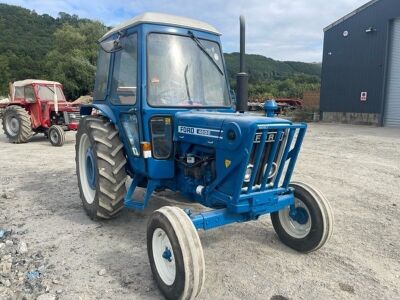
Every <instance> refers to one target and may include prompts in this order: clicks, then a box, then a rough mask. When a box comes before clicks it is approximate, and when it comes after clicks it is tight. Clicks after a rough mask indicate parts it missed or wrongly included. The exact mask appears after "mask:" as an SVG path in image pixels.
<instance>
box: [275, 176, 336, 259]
mask: <svg viewBox="0 0 400 300" xmlns="http://www.w3.org/2000/svg"><path fill="white" fill-rule="evenodd" d="M290 186H291V187H293V188H294V189H295V191H294V197H295V204H294V206H292V207H286V208H284V209H282V210H280V211H278V212H274V213H272V214H271V220H272V225H273V226H274V229H275V231H276V233H277V235H278V237H279V239H280V240H281V241H282V242H283V243H284V244H285V245H287V246H289V247H290V248H293V249H295V250H297V251H299V252H305V253H307V252H311V251H315V250H317V249H319V248H321V247H322V246H323V245H324V244H325V243H326V242H327V241H328V240H329V238H330V237H331V235H332V230H333V212H332V209H331V207H330V205H329V202H328V201H327V200H326V198H325V197H324V196H323V195H322V193H321V192H320V191H319V190H317V189H316V188H314V187H312V186H310V185H308V184H305V183H302V182H293V183H291V184H290Z"/></svg>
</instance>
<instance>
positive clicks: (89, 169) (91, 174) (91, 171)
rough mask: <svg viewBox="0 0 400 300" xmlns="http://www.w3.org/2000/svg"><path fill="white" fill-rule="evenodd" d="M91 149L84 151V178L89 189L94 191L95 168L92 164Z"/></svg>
mask: <svg viewBox="0 0 400 300" xmlns="http://www.w3.org/2000/svg"><path fill="white" fill-rule="evenodd" d="M94 161H95V160H94V153H93V148H92V147H89V148H88V149H87V150H86V175H87V176H86V178H87V181H88V184H89V186H90V188H91V189H93V190H94V189H96V168H95V164H94Z"/></svg>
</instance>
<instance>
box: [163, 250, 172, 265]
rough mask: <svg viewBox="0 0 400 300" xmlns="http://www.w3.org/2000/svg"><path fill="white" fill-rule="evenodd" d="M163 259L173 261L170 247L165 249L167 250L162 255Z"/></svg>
mask: <svg viewBox="0 0 400 300" xmlns="http://www.w3.org/2000/svg"><path fill="white" fill-rule="evenodd" d="M162 258H164V259H166V260H168V261H169V262H171V261H172V252H171V250H170V249H169V248H168V247H165V250H164V252H163V254H162Z"/></svg>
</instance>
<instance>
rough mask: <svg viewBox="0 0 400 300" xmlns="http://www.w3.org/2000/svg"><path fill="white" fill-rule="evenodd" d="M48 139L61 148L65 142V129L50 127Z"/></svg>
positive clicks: (56, 126)
mask: <svg viewBox="0 0 400 300" xmlns="http://www.w3.org/2000/svg"><path fill="white" fill-rule="evenodd" d="M48 138H49V140H50V143H51V144H52V145H53V146H57V147H60V146H62V145H64V142H65V132H64V129H63V128H62V127H61V126H59V125H53V126H51V127H50V129H49V132H48Z"/></svg>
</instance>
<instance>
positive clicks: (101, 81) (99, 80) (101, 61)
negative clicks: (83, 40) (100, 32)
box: [93, 47, 111, 100]
mask: <svg viewBox="0 0 400 300" xmlns="http://www.w3.org/2000/svg"><path fill="white" fill-rule="evenodd" d="M110 57H111V55H110V53H107V52H105V51H104V50H103V49H102V48H101V47H100V50H99V54H98V58H97V71H96V83H95V85H94V95H93V96H94V99H95V100H104V99H105V98H106V95H107V82H108V73H109V69H110Z"/></svg>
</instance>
